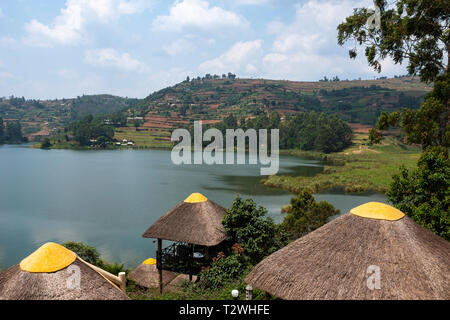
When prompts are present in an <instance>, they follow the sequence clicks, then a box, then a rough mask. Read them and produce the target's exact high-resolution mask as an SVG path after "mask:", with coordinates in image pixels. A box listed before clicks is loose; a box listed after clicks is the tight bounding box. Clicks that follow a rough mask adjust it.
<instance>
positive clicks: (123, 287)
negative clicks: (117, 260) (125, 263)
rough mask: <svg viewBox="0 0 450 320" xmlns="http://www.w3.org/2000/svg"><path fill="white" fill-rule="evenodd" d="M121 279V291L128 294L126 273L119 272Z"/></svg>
mask: <svg viewBox="0 0 450 320" xmlns="http://www.w3.org/2000/svg"><path fill="white" fill-rule="evenodd" d="M119 279H120V281H121V283H120V289H121V290H122V291H123V293H125V294H126V293H127V277H126V274H125V272H119Z"/></svg>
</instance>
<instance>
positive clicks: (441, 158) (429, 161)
mask: <svg viewBox="0 0 450 320" xmlns="http://www.w3.org/2000/svg"><path fill="white" fill-rule="evenodd" d="M387 195H388V196H389V201H391V202H392V203H393V204H394V205H395V206H396V207H397V208H398V209H399V210H401V211H402V212H404V213H405V214H407V215H408V216H410V217H411V218H413V219H414V220H415V221H416V222H417V223H419V224H421V225H422V226H424V227H426V228H428V229H430V230H432V231H433V232H434V233H436V234H438V235H440V236H441V237H443V238H444V239H447V240H450V160H449V158H448V153H447V150H445V148H442V147H434V148H429V149H427V150H426V151H425V153H423V154H422V156H421V158H420V159H419V162H418V168H417V169H415V170H412V171H410V170H408V169H406V168H404V167H402V168H401V172H400V173H399V174H396V175H394V177H393V182H392V184H391V188H390V190H389V191H388V192H387Z"/></svg>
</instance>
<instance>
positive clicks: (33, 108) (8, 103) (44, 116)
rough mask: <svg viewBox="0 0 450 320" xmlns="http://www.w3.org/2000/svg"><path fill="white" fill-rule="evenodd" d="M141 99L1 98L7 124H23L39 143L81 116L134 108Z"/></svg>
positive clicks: (1, 111)
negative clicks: (41, 138)
mask: <svg viewBox="0 0 450 320" xmlns="http://www.w3.org/2000/svg"><path fill="white" fill-rule="evenodd" d="M137 101H138V100H137V99H127V98H121V97H116V96H112V95H94V96H82V97H77V98H74V99H61V100H26V99H25V98H17V97H9V98H0V117H2V118H3V120H4V121H5V122H8V121H20V123H21V124H22V128H23V134H24V135H25V136H27V137H28V138H29V139H30V140H37V139H39V138H40V137H42V136H48V135H51V134H54V133H57V132H59V131H61V130H62V129H63V128H64V126H65V125H66V124H68V123H69V122H71V121H74V120H78V119H81V118H82V117H84V116H86V115H88V114H92V115H102V114H109V113H113V112H116V111H120V110H124V109H127V108H130V107H132V106H133V105H134V104H135V103H136V102H137Z"/></svg>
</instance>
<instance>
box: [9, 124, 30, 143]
mask: <svg viewBox="0 0 450 320" xmlns="http://www.w3.org/2000/svg"><path fill="white" fill-rule="evenodd" d="M4 141H5V142H6V143H22V142H26V141H27V139H26V138H24V137H23V135H22V125H21V124H20V122H19V121H10V122H8V123H7V124H6V129H5V133H4Z"/></svg>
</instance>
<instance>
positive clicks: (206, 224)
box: [142, 193, 227, 247]
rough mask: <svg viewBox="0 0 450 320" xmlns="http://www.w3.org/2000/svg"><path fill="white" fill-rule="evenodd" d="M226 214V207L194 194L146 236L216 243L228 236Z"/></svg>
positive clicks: (153, 226)
mask: <svg viewBox="0 0 450 320" xmlns="http://www.w3.org/2000/svg"><path fill="white" fill-rule="evenodd" d="M224 215H225V209H224V208H223V207H221V206H220V205H218V204H217V203H215V202H213V201H211V200H208V199H207V198H206V197H205V196H203V195H202V194H200V193H193V194H191V195H190V196H189V197H188V198H186V200H184V201H183V202H182V203H180V204H178V205H177V206H176V207H175V208H173V209H172V210H170V211H169V212H167V213H166V214H165V215H163V216H162V217H161V218H159V219H158V220H157V221H156V222H155V223H154V224H153V225H152V226H151V227H150V228H148V230H147V231H145V233H144V234H143V235H142V236H143V237H144V238H157V239H165V240H171V241H176V242H186V243H191V244H196V245H201V246H208V247H211V246H215V245H217V244H219V243H221V242H222V241H224V240H225V239H226V238H227V234H226V231H225V228H224V227H223V225H222V218H223V216H224Z"/></svg>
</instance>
